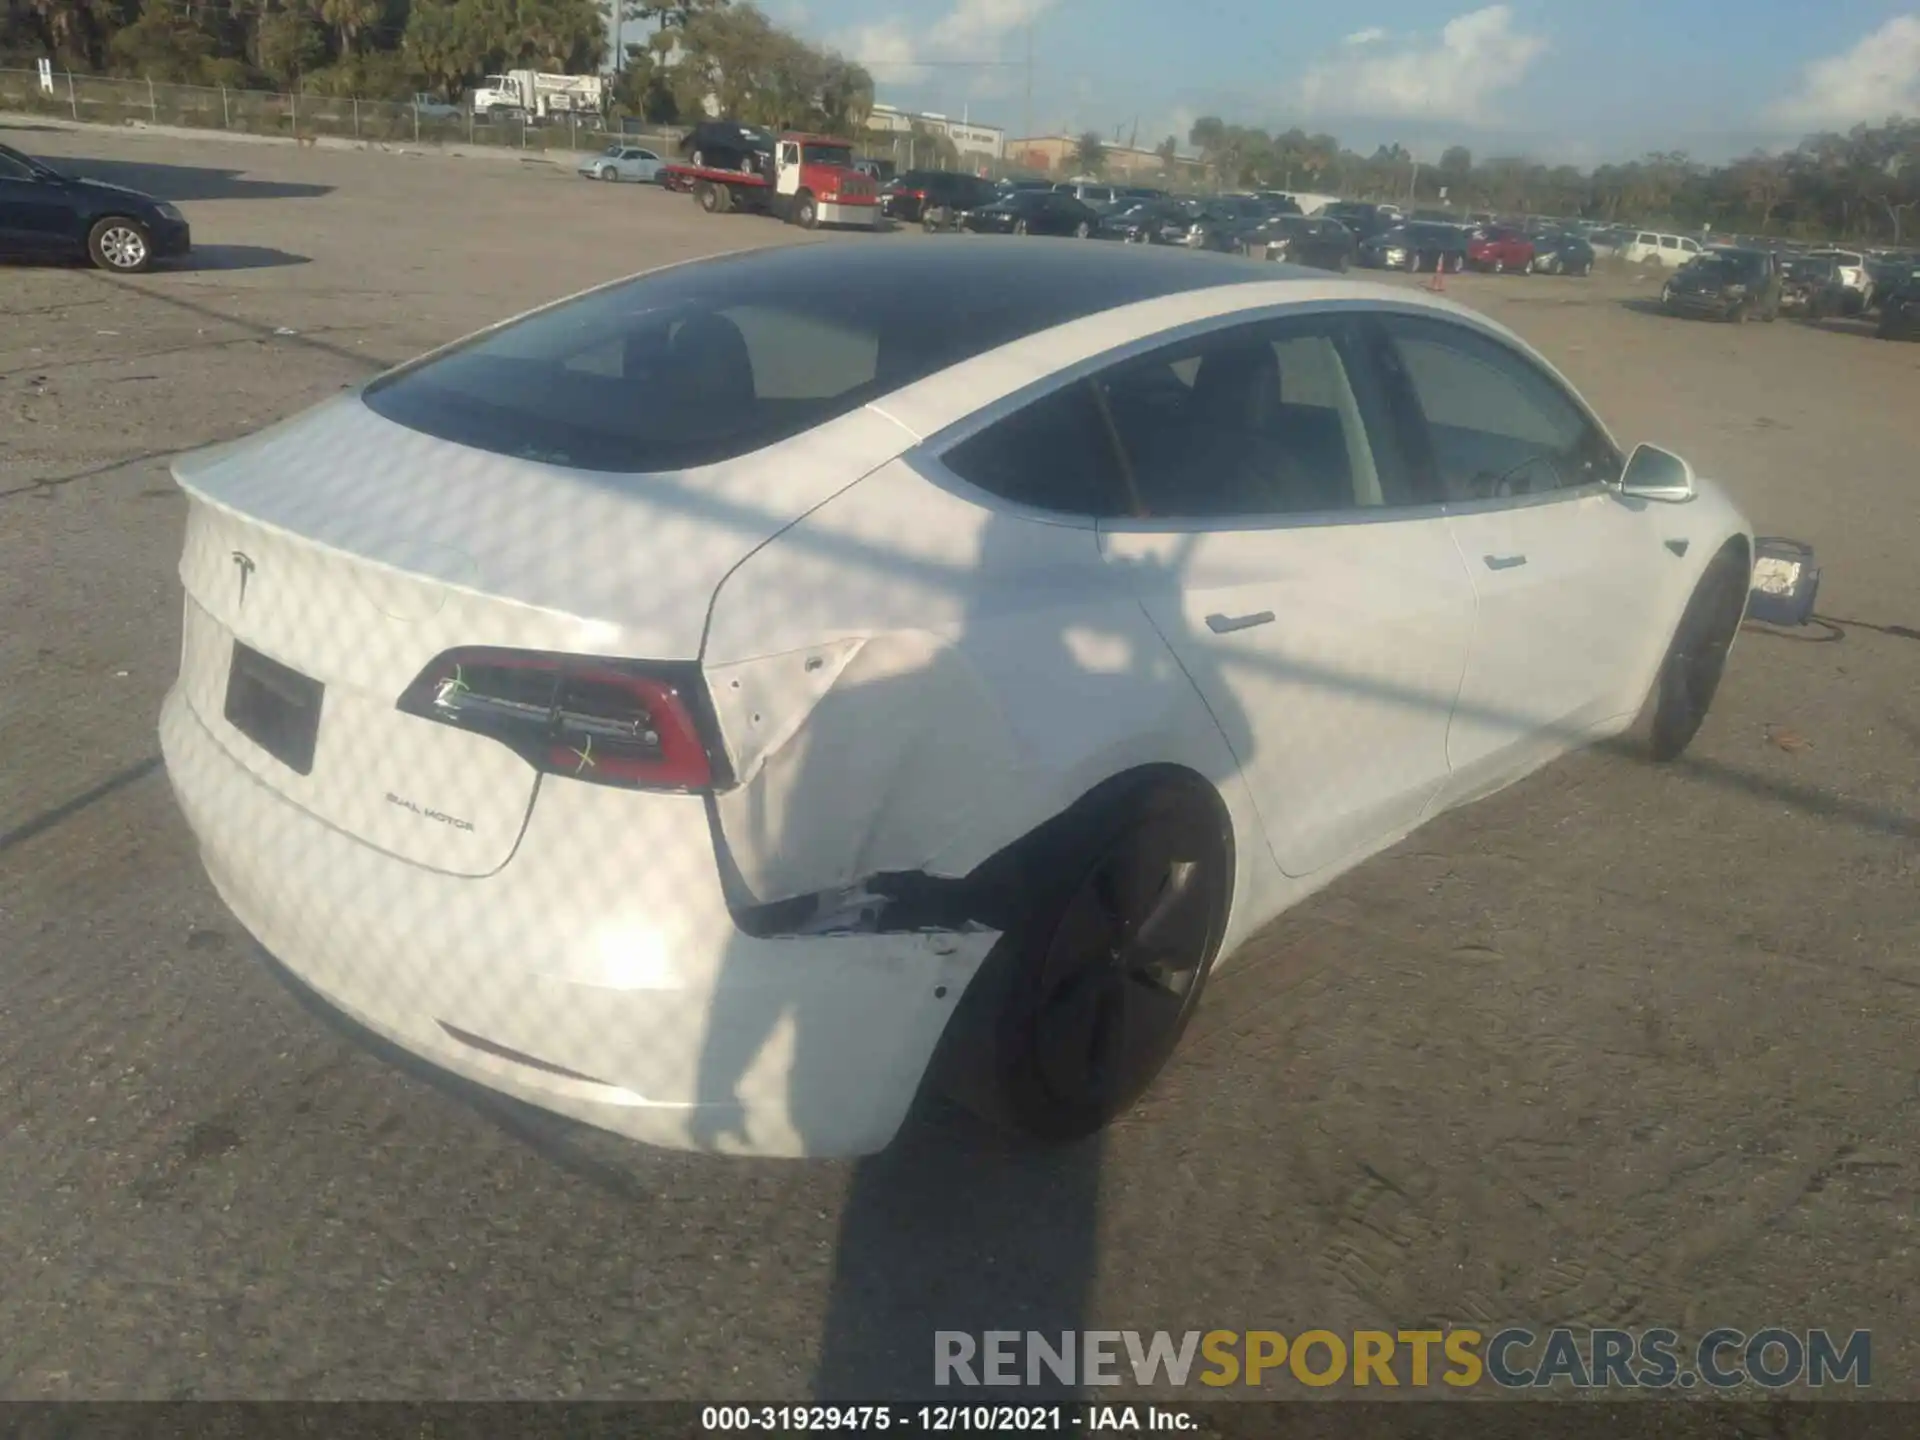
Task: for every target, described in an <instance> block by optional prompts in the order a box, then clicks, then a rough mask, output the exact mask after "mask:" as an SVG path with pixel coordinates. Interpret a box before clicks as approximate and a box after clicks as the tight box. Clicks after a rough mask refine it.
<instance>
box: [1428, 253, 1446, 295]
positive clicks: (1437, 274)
mask: <svg viewBox="0 0 1920 1440" xmlns="http://www.w3.org/2000/svg"><path fill="white" fill-rule="evenodd" d="M1427 289H1429V290H1431V291H1432V292H1433V293H1434V294H1436V295H1444V294H1446V293H1447V257H1446V256H1444V255H1436V256H1434V257H1433V279H1431V280H1429V281H1428V282H1427Z"/></svg>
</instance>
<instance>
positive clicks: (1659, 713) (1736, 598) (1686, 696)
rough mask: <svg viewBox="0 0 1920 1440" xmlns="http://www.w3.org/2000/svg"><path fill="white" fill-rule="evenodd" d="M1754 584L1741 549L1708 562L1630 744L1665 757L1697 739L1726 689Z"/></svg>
mask: <svg viewBox="0 0 1920 1440" xmlns="http://www.w3.org/2000/svg"><path fill="white" fill-rule="evenodd" d="M1748 583H1749V577H1748V575H1747V573H1746V572H1745V571H1744V570H1743V568H1742V566H1741V563H1740V559H1739V556H1738V553H1737V552H1735V551H1732V550H1726V551H1722V552H1721V553H1720V554H1719V555H1718V556H1717V557H1715V559H1714V561H1713V563H1712V564H1711V565H1709V566H1708V567H1707V573H1706V574H1705V575H1703V576H1701V577H1700V583H1699V585H1698V586H1697V587H1695V589H1694V592H1693V598H1692V599H1691V600H1689V601H1688V602H1687V608H1686V610H1685V611H1684V612H1683V613H1682V615H1681V616H1680V624H1679V627H1678V628H1677V629H1676V630H1675V631H1674V634H1673V641H1672V643H1671V644H1670V645H1668V647H1667V653H1666V656H1665V658H1664V659H1662V660H1661V662H1660V671H1659V673H1658V674H1657V675H1656V676H1655V677H1654V682H1653V689H1652V691H1651V692H1650V693H1649V694H1648V696H1647V699H1646V703H1645V704H1644V705H1642V706H1641V709H1640V714H1639V716H1638V718H1637V719H1636V720H1635V721H1634V725H1633V729H1632V730H1630V731H1629V732H1628V745H1629V748H1631V749H1633V750H1635V751H1637V752H1639V753H1640V754H1641V755H1643V756H1644V757H1645V758H1647V759H1649V760H1653V761H1657V762H1664V761H1667V760H1675V759H1678V758H1679V756H1680V755H1681V753H1682V752H1683V751H1685V750H1686V748H1687V746H1688V745H1689V744H1691V743H1692V741H1693V737H1694V736H1695V735H1697V734H1698V733H1699V731H1700V725H1701V722H1703V721H1704V720H1705V719H1706V718H1707V707H1708V706H1710V705H1712V704H1713V697H1714V694H1715V692H1717V691H1718V690H1719V688H1720V677H1721V675H1722V674H1724V673H1725V671H1726V667H1727V655H1728V653H1729V652H1730V651H1731V650H1732V649H1733V640H1734V636H1735V635H1737V634H1738V633H1739V630H1740V621H1741V618H1742V617H1743V616H1744V615H1745V614H1746V602H1747V595H1746V592H1747V586H1748Z"/></svg>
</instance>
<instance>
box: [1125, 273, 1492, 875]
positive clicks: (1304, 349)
mask: <svg viewBox="0 0 1920 1440" xmlns="http://www.w3.org/2000/svg"><path fill="white" fill-rule="evenodd" d="M1374 336H1375V332H1373V331H1372V329H1371V328H1370V326H1369V325H1368V323H1367V322H1366V321H1365V320H1364V319H1363V318H1362V317H1361V316H1359V315H1358V314H1357V313H1355V312H1349V311H1340V310H1331V311H1327V312H1324V313H1320V314H1316V315H1308V316H1300V317H1294V318H1285V319H1274V320H1269V321H1262V322H1258V323H1254V324H1241V325H1235V326H1229V327H1227V328H1225V329H1221V330H1215V331H1213V332H1211V333H1209V334H1206V335H1203V336H1201V337H1198V338H1196V339H1188V340H1183V341H1181V342H1180V343H1178V344H1176V345H1174V346H1171V347H1168V348H1166V349H1162V350H1159V351H1156V352H1154V353H1151V354H1149V355H1146V356H1143V357H1141V358H1139V359H1137V360H1133V361H1129V362H1126V363H1123V364H1121V365H1118V366H1115V367H1113V368H1112V369H1111V370H1109V371H1108V372H1106V373H1105V374H1103V375H1102V376H1101V377H1100V378H1099V382H1098V383H1099V389H1100V395H1101V398H1102V406H1103V409H1104V412H1105V414H1106V415H1107V416H1108V417H1109V423H1110V424H1111V425H1112V427H1113V430H1114V433H1115V434H1116V436H1117V437H1118V438H1119V442H1120V449H1121V453H1122V455H1123V456H1124V458H1125V467H1124V468H1125V477H1126V481H1127V484H1128V486H1129V491H1130V496H1131V499H1132V505H1131V509H1132V513H1131V514H1130V515H1128V516H1125V517H1122V518H1116V519H1111V520H1103V521H1102V522H1101V526H1100V534H1101V550H1102V555H1103V557H1104V558H1105V560H1106V562H1107V563H1108V564H1109V565H1110V566H1111V567H1112V568H1113V570H1114V572H1115V573H1116V575H1117V576H1119V577H1120V579H1121V580H1122V581H1123V582H1124V583H1125V584H1126V585H1128V586H1129V587H1131V589H1132V590H1133V592H1134V593H1135V594H1136V595H1137V596H1138V598H1139V601H1140V604H1141V605H1142V606H1143V607H1144V608H1145V609H1146V611H1147V614H1148V616H1149V617H1150V618H1151V619H1152V621H1153V623H1154V625H1155V627H1156V628H1157V629H1158V630H1159V632H1160V634H1161V635H1162V637H1163V638H1164V639H1165V640H1166V642H1167V644H1168V646H1169V647H1170V648H1171V649H1172V651H1173V653H1174V655H1175V657H1176V658H1177V659H1178V660H1179V662H1180V665H1181V667H1182V668H1183V669H1184V670H1185V671H1186V674H1187V676H1188V678H1189V679H1191V680H1192V682H1193V683H1194V685H1195V686H1196V687H1197V688H1198V689H1199V691H1200V693H1201V695H1202V697H1203V698H1204V699H1205V700H1206V702H1207V705H1208V706H1209V708H1210V709H1211V710H1212V711H1213V713H1214V716H1215V718H1216V719H1218V720H1219V722H1220V724H1221V728H1222V730H1223V731H1224V733H1225V735H1226V738H1227V741H1228V744H1229V745H1230V746H1231V748H1232V749H1233V752H1234V755H1235V758H1236V759H1237V761H1238V763H1239V765H1240V770H1241V775H1242V777H1243V778H1244V779H1245V780H1246V782H1247V784H1248V787H1249V790H1250V792H1251V794H1252V797H1253V802H1254V804H1255V806H1256V807H1257V808H1258V810H1259V812H1260V816H1261V823H1262V826H1263V828H1264V829H1265V831H1266V835H1267V841H1268V844H1269V847H1270V848H1271V850H1272V852H1273V856H1274V859H1275V861H1276V862H1277V863H1278V864H1279V866H1280V868H1281V869H1282V871H1284V872H1285V873H1287V874H1289V875H1295V876H1301V875H1310V874H1313V873H1314V872H1316V871H1319V870H1323V869H1326V868H1327V867H1329V866H1335V865H1338V864H1340V863H1341V862H1342V861H1343V860H1346V859H1349V858H1351V857H1354V856H1356V855H1359V854H1361V853H1362V852H1365V851H1367V850H1369V849H1372V848H1375V847H1377V846H1378V845H1380V844H1381V843H1384V842H1386V841H1389V840H1391V839H1393V838H1395V837H1397V836H1398V835H1399V834H1401V833H1404V831H1406V830H1407V829H1409V828H1411V827H1412V826H1413V825H1414V824H1415V823H1417V822H1418V820H1419V818H1420V816H1421V815H1422V813H1423V812H1424V811H1425V810H1426V808H1427V806H1428V804H1429V802H1430V801H1431V800H1432V799H1433V798H1434V796H1435V795H1436V794H1437V793H1438V791H1439V790H1440V789H1441V787H1442V785H1443V784H1444V782H1445V780H1446V778H1447V758H1446V735H1447V722H1448V716H1449V712H1450V711H1451V708H1452V705H1453V697H1454V694H1455V692H1456V690H1457V689H1458V687H1459V683H1460V678H1461V675H1462V674H1463V672H1464V669H1465V665H1466V655H1467V646H1468V642H1469V635H1470V631H1471V628H1472V604H1473V590H1472V583H1471V581H1470V580H1469V578H1468V577H1467V574H1466V571H1465V567H1464V566H1463V565H1462V564H1461V562H1460V556H1459V552H1458V549H1457V548H1456V547H1455V545H1454V543H1453V540H1452V538H1451V536H1450V534H1449V532H1448V530H1447V527H1446V522H1445V519H1444V516H1443V515H1442V513H1441V511H1440V507H1438V506H1437V505H1433V504H1422V503H1421V502H1422V501H1423V500H1424V499H1426V497H1423V496H1421V495H1418V494H1416V493H1415V492H1414V491H1413V490H1411V489H1410V488H1409V479H1408V477H1409V474H1410V472H1409V470H1408V467H1407V466H1406V464H1405V462H1404V459H1403V457H1402V455H1401V453H1400V449H1399V446H1398V444H1397V441H1396V440H1395V436H1394V431H1393V429H1392V422H1391V418H1390V417H1391V412H1390V410H1389V407H1388V406H1387V405H1386V403H1385V399H1384V396H1383V393H1382V391H1381V389H1380V386H1379V376H1378V367H1377V365H1376V364H1375V363H1374V360H1373V356H1372V343H1373V339H1374Z"/></svg>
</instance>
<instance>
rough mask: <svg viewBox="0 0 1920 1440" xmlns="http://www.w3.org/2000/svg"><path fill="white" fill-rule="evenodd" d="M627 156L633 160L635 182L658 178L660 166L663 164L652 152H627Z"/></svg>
mask: <svg viewBox="0 0 1920 1440" xmlns="http://www.w3.org/2000/svg"><path fill="white" fill-rule="evenodd" d="M627 154H628V155H630V156H631V157H632V158H633V173H634V178H635V179H636V180H640V181H648V180H657V179H659V178H660V166H661V165H662V164H663V163H665V162H663V161H662V160H661V159H660V157H659V156H658V155H656V154H654V153H653V151H651V150H629V151H628V152H627Z"/></svg>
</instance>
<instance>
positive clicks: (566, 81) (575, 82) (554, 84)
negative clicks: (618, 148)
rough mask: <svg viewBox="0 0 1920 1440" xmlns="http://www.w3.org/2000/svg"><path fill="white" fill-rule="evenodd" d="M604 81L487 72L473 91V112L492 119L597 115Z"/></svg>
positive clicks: (603, 99)
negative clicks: (479, 85)
mask: <svg viewBox="0 0 1920 1440" xmlns="http://www.w3.org/2000/svg"><path fill="white" fill-rule="evenodd" d="M606 108H607V83H606V79H605V77H604V76H600V75H543V74H541V73H540V72H539V71H537V70H509V71H507V72H506V74H504V75H489V76H487V83H486V84H485V85H482V86H481V87H480V88H479V89H477V90H475V91H474V92H473V113H474V114H475V115H480V116H484V117H486V118H488V119H496V120H517V119H523V118H524V119H528V120H550V119H552V118H553V117H554V116H556V115H594V116H597V115H600V114H601V113H603V112H604V111H605V110H606Z"/></svg>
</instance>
